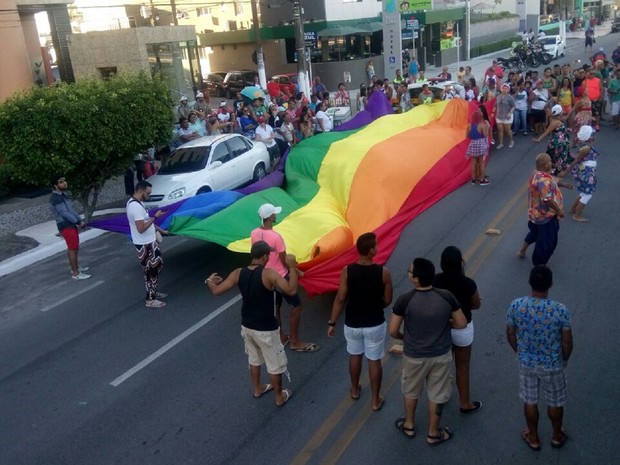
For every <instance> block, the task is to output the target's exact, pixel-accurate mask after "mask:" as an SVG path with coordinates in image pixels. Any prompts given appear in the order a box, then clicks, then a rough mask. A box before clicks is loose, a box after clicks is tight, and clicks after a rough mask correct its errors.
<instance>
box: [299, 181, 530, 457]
mask: <svg viewBox="0 0 620 465" xmlns="http://www.w3.org/2000/svg"><path fill="white" fill-rule="evenodd" d="M527 188H528V183H524V184H523V186H522V187H521V188H520V189H519V190H518V191H517V192H516V193H515V194H514V195H513V196H512V197H511V198H510V200H509V201H508V202H507V203H506V204H505V205H504V206H503V207H502V209H501V210H500V211H499V212H498V213H497V214H496V215H495V217H494V218H493V219H492V220H491V221H490V222H489V224H488V225H487V227H486V228H485V229H484V230H483V231H482V232H481V234H480V235H479V236H478V237H477V238H476V239H475V240H474V242H472V244H471V245H470V246H469V247H468V248H467V250H466V251H465V253H464V254H463V259H464V260H465V261H469V260H470V259H471V258H472V257H473V256H474V255H475V257H476V258H475V259H474V260H473V263H472V266H470V267H469V269H468V275H469V276H470V277H473V276H475V275H476V273H477V272H478V270H479V269H480V267H481V266H482V264H483V263H484V262H485V261H486V259H487V258H488V257H489V255H490V254H491V252H493V250H495V248H496V247H497V245H498V244H499V242H500V241H501V238H502V235H503V234H502V235H500V236H488V235H486V234H485V231H486V230H487V229H490V228H494V229H496V228H497V227H498V225H500V223H502V222H503V221H504V220H506V222H505V223H504V224H503V231H507V230H508V229H510V228H511V227H512V225H513V224H514V222H515V221H516V220H517V218H518V217H519V216H521V215H522V214H523V209H522V208H515V206H516V204H517V202H519V201H520V200H523V196H524V195H525V194H526V193H527ZM489 239H490V240H489ZM485 240H486V242H487V244H486V246H485V247H484V249H483V250H482V251H481V252H480V253H478V251H479V249H480V248H481V247H482V245H483V244H484V242H485ZM384 361H385V363H384V368H385V365H386V364H387V363H388V362H390V361H391V360H390V358H387V357H386V358H385V359H384ZM389 364H390V365H392V363H389ZM400 373H401V369H400V364H398V366H397V367H396V368H394V369H393V370H392V371H391V372H390V374H389V376H388V377H387V378H386V379H384V382H383V383H382V386H381V387H382V390H383V392H387V391H389V390H390V388H391V387H392V385H393V384H394V383H395V382H396V381H397V380H398V379H399V377H400ZM363 384H364V385H366V384H367V381H365V382H364V383H363ZM370 403H371V400H369V401H367V402H366V403H365V405H364V406H363V408H362V409H361V410H360V412H359V413H358V414H357V415H356V417H355V418H354V419H353V421H351V423H349V425H348V426H347V427H346V429H345V430H344V432H343V433H342V434H341V435H340V436H339V438H338V439H337V441H336V443H335V444H334V445H333V446H332V447H331V448H330V450H329V451H328V452H327V454H326V456H325V457H324V458H323V460H321V463H322V464H326V465H330V464H336V463H337V461H338V459H339V458H340V457H341V456H342V454H343V453H344V451H345V450H346V449H347V448H348V446H349V444H351V442H352V441H353V439H355V437H356V436H357V434H358V433H359V431H360V430H361V429H362V427H363V426H364V425H365V424H366V422H367V421H368V419H369V418H370V416H371V415H372V413H373V412H372V409H371V404H370ZM354 405H355V402H353V401H351V399H349V398H348V397H346V398H344V399H343V400H342V401H340V403H339V404H338V405H337V406H336V408H335V409H334V411H333V412H332V414H331V415H330V416H329V417H328V418H327V419H326V420H325V421H324V422H323V424H322V425H321V426H320V427H319V428H318V429H317V431H316V432H315V433H314V435H313V436H312V438H310V440H309V441H308V442H307V443H306V444H305V445H304V447H303V448H302V449H301V450H300V451H299V453H298V454H297V455H296V456H295V458H294V459H293V460H292V461H291V465H305V464H306V463H308V461H310V459H311V458H312V456H313V455H314V453H315V452H316V451H317V450H318V448H319V447H320V446H321V444H323V443H324V442H325V440H326V439H327V438H328V437H329V435H330V434H331V432H332V431H333V430H334V428H335V427H336V425H337V424H338V423H340V421H341V420H342V419H343V418H344V416H345V414H346V413H347V412H348V410H349V409H350V408H352V407H353V406H354Z"/></svg>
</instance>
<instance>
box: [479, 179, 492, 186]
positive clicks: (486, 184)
mask: <svg viewBox="0 0 620 465" xmlns="http://www.w3.org/2000/svg"><path fill="white" fill-rule="evenodd" d="M489 184H491V181H489V178H484V179H483V180H482V181H480V185H481V186H488V185H489Z"/></svg>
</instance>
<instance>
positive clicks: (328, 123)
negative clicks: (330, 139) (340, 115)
mask: <svg viewBox="0 0 620 465" xmlns="http://www.w3.org/2000/svg"><path fill="white" fill-rule="evenodd" d="M316 119H317V120H319V119H320V120H321V121H322V122H323V131H324V132H328V131H331V130H332V120H331V119H330V118H329V116H328V115H327V113H325V112H324V111H319V112H317V114H316Z"/></svg>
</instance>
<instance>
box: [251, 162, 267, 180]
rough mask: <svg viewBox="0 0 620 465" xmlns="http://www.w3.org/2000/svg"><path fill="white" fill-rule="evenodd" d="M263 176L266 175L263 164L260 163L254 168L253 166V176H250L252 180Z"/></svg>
mask: <svg viewBox="0 0 620 465" xmlns="http://www.w3.org/2000/svg"><path fill="white" fill-rule="evenodd" d="M265 176H267V171H265V165H263V164H262V163H260V164H259V165H258V166H257V167H256V168H254V177H253V178H252V181H253V182H257V181H260V180H261V179H263V178H264V177H265Z"/></svg>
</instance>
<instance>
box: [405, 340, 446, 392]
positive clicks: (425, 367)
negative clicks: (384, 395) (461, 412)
mask: <svg viewBox="0 0 620 465" xmlns="http://www.w3.org/2000/svg"><path fill="white" fill-rule="evenodd" d="M451 366H452V351H451V350H450V351H448V352H447V353H445V354H444V355H439V356H438V357H430V358H410V357H407V356H404V355H403V375H402V379H401V382H402V390H403V396H405V397H407V398H408V399H418V398H419V397H420V394H422V387H423V386H424V382H426V390H427V394H428V399H429V400H430V401H431V402H435V403H437V404H445V403H446V402H448V400H450V394H451V392H452V375H451V373H450V368H451Z"/></svg>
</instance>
